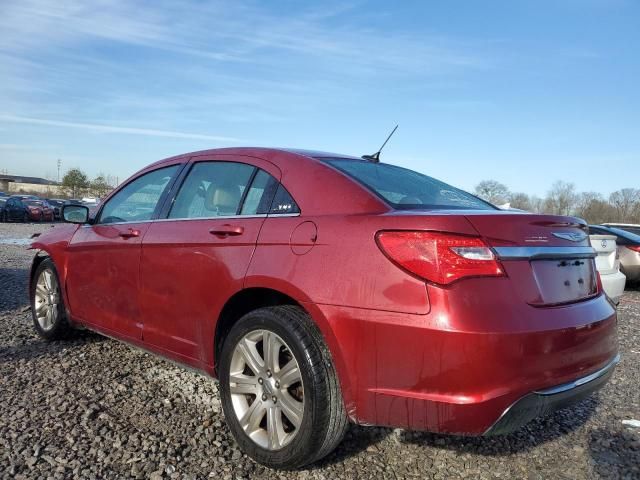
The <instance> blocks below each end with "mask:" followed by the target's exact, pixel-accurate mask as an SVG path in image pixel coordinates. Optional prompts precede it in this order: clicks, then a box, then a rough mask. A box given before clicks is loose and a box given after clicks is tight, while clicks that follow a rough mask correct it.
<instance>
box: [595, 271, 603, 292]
mask: <svg viewBox="0 0 640 480" xmlns="http://www.w3.org/2000/svg"><path fill="white" fill-rule="evenodd" d="M596 280H597V281H598V293H600V292H602V290H603V287H602V277H600V272H599V271H597V270H596Z"/></svg>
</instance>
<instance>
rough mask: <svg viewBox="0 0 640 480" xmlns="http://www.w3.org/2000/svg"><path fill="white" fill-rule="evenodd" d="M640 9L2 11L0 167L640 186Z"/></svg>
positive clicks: (90, 5)
mask: <svg viewBox="0 0 640 480" xmlns="http://www.w3.org/2000/svg"><path fill="white" fill-rule="evenodd" d="M639 25H640V2H637V1H635V0H610V1H606V0H556V1H543V0H538V1H530V2H527V1H513V0H512V1H485V2H476V1H471V0H468V1H456V0H449V1H439V2H434V1H425V2H389V1H380V2H365V1H361V2H358V1H356V2H348V1H343V2H326V3H325V2H322V3H320V2H292V1H284V2H259V1H254V2H247V1H233V2H216V1H213V2H205V1H175V2H167V1H163V0H159V1H153V2H148V3H144V2H129V1H124V0H122V1H120V0H99V1H92V2H84V1H80V0H78V1H62V0H21V1H19V2H2V3H0V171H4V170H5V169H6V170H7V171H8V172H9V173H12V174H23V175H37V176H49V177H52V178H55V176H56V160H57V159H58V158H61V159H62V162H63V168H62V169H63V172H64V170H66V169H68V168H71V167H80V168H82V169H83V170H85V171H86V172H87V173H88V174H90V175H91V176H93V175H95V174H97V173H98V172H104V173H106V174H110V175H114V176H118V177H119V178H120V180H122V179H123V178H125V177H127V176H129V175H130V174H131V173H133V172H135V171H136V170H138V169H139V168H142V167H143V166H145V165H146V164H148V163H150V162H152V161H155V160H158V159H161V158H165V157H168V156H171V155H174V154H177V153H184V152H189V151H194V150H201V149H206V148H215V147H226V146H240V145H243V146H244V145H258V146H286V147H299V148H313V149H324V150H328V151H337V152H344V153H349V154H364V153H371V152H373V151H374V150H376V149H377V147H378V146H379V145H380V143H381V142H382V141H383V140H384V138H385V137H386V135H387V133H388V132H389V131H390V130H391V128H393V126H394V125H395V124H396V123H398V124H400V127H399V129H398V131H397V132H396V135H395V137H394V138H393V140H392V141H391V142H390V143H389V145H388V146H387V148H386V151H385V152H384V154H383V159H384V160H386V161H389V162H392V163H396V164H399V165H403V166H406V167H409V168H413V169H415V170H418V171H421V172H423V173H427V174H429V175H432V176H434V177H437V178H440V179H442V180H444V181H447V182H449V183H452V184H454V185H456V186H459V187H461V188H465V189H472V188H473V187H474V186H475V185H476V184H477V183H478V181H480V180H482V179H488V178H494V179H497V180H499V181H501V182H503V183H505V184H507V185H508V186H509V187H510V188H511V189H512V190H514V191H524V192H527V193H531V194H537V195H543V194H544V193H545V192H546V190H547V189H548V188H549V187H550V186H551V184H552V183H553V181H554V180H558V179H560V180H564V181H570V182H573V183H575V184H576V187H577V188H578V190H584V191H590V190H592V191H599V192H601V193H604V194H609V193H610V192H612V191H614V190H617V189H620V188H623V187H634V188H640V168H639V167H638V165H640V86H639V85H640V28H639Z"/></svg>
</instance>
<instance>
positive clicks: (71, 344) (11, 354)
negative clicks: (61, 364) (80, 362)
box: [0, 330, 107, 363]
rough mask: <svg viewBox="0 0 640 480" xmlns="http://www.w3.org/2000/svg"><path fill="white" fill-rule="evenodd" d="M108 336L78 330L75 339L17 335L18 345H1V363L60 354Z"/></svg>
mask: <svg viewBox="0 0 640 480" xmlns="http://www.w3.org/2000/svg"><path fill="white" fill-rule="evenodd" d="M105 340H107V339H106V337H103V336H101V335H98V334H96V333H93V332H90V331H88V330H78V331H76V332H74V338H73V339H63V340H58V341H53V342H47V341H45V340H42V339H41V338H39V337H34V336H33V335H24V334H23V335H16V336H15V337H14V341H15V342H17V343H18V344H17V345H10V346H6V347H4V346H0V363H11V362H19V361H21V360H25V361H30V360H34V359H37V358H40V357H46V356H51V355H58V354H59V353H61V352H62V351H65V350H73V349H76V348H81V347H83V346H85V345H86V344H88V343H95V342H102V341H105Z"/></svg>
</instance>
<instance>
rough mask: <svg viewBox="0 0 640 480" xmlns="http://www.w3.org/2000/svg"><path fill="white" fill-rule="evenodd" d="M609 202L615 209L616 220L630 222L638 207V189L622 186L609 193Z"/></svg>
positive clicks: (639, 203)
mask: <svg viewBox="0 0 640 480" xmlns="http://www.w3.org/2000/svg"><path fill="white" fill-rule="evenodd" d="M609 203H610V204H611V206H612V207H613V208H614V209H615V212H616V218H615V220H616V221H618V222H632V221H634V220H636V219H634V218H633V217H635V213H636V211H637V210H638V208H639V207H640V190H638V189H636V188H623V189H622V190H618V191H616V192H613V193H612V194H611V195H609Z"/></svg>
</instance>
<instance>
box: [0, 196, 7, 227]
mask: <svg viewBox="0 0 640 480" xmlns="http://www.w3.org/2000/svg"><path fill="white" fill-rule="evenodd" d="M6 203H7V199H6V197H0V222H4V221H6V220H5V219H4V206H5V205H6Z"/></svg>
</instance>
